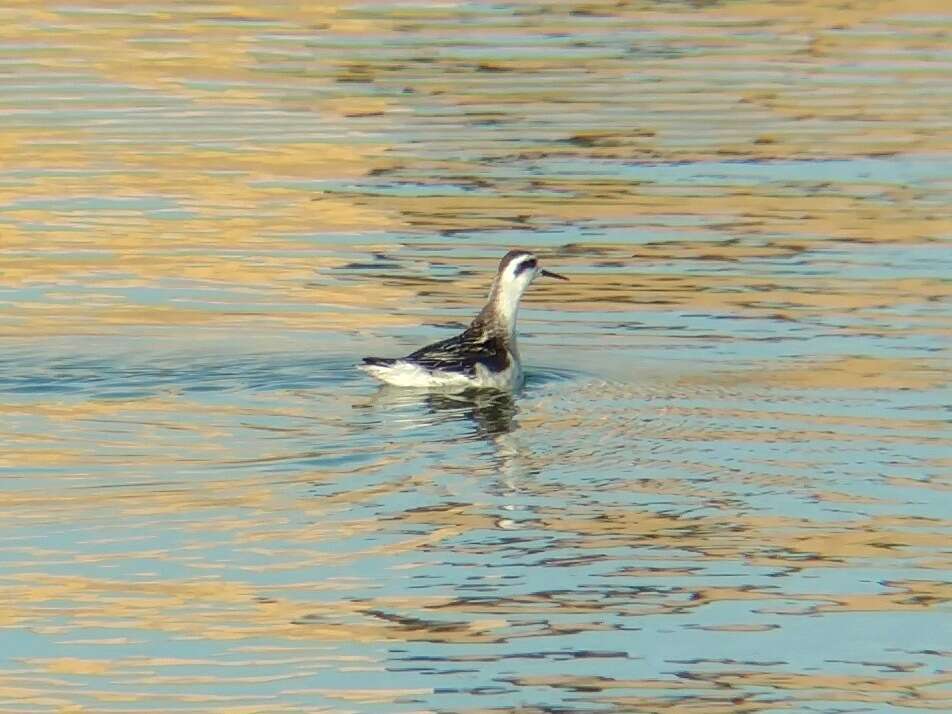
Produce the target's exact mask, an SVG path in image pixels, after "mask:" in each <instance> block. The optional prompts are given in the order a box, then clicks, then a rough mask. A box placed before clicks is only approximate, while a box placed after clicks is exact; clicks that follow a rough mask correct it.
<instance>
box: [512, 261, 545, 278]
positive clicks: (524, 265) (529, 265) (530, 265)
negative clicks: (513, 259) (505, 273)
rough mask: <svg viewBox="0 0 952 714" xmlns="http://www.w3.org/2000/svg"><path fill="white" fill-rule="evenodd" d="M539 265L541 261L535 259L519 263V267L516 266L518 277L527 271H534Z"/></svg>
mask: <svg viewBox="0 0 952 714" xmlns="http://www.w3.org/2000/svg"><path fill="white" fill-rule="evenodd" d="M538 264H539V261H537V260H536V259H535V258H529V259H527V260H523V261H522V262H521V263H519V265H517V266H516V275H519V274H520V273H524V272H525V271H527V270H534V269H535V267H536V266H537V265H538Z"/></svg>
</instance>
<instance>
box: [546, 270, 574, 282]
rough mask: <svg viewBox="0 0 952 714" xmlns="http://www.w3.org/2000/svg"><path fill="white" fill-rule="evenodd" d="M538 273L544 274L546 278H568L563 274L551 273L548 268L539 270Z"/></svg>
mask: <svg viewBox="0 0 952 714" xmlns="http://www.w3.org/2000/svg"><path fill="white" fill-rule="evenodd" d="M539 275H544V276H545V277H547V278H558V279H559V280H568V278H567V277H565V276H564V275H559V274H558V273H553V272H551V271H549V270H540V271H539Z"/></svg>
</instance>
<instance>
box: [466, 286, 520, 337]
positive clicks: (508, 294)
mask: <svg viewBox="0 0 952 714" xmlns="http://www.w3.org/2000/svg"><path fill="white" fill-rule="evenodd" d="M521 297H522V291H521V290H518V289H517V288H516V287H515V286H513V285H509V286H502V285H500V284H499V283H494V284H493V287H492V290H491V291H490V293H489V300H487V302H486V306H485V307H484V308H483V309H482V311H481V312H480V313H479V316H478V317H477V318H476V319H477V320H479V321H480V322H482V324H483V326H484V327H485V328H486V329H489V330H492V331H494V332H497V333H498V334H499V336H500V337H503V338H504V339H506V340H507V341H509V342H515V339H516V317H517V316H518V314H519V298H521Z"/></svg>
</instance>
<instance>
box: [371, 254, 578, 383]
mask: <svg viewBox="0 0 952 714" xmlns="http://www.w3.org/2000/svg"><path fill="white" fill-rule="evenodd" d="M539 275H545V276H547V277H550V278H558V279H559V280H568V278H566V277H565V276H564V275H559V274H558V273H551V272H549V271H548V270H543V269H542V268H540V267H539V260H538V259H537V258H536V257H535V256H534V255H533V254H532V253H529V252H527V251H524V250H510V251H509V252H508V253H506V255H505V256H504V257H503V259H502V260H501V261H500V263H499V271H498V272H497V273H496V279H495V280H493V286H492V289H491V290H490V291H489V300H487V302H486V306H485V307H484V308H483V309H482V310H481V311H480V313H479V314H478V315H477V316H476V318H475V319H474V320H473V321H472V323H471V324H470V326H469V327H467V328H466V330H465V331H464V332H463V333H462V334H459V335H457V336H456V337H450V338H449V339H448V340H442V341H440V342H436V343H434V344H432V345H427V346H426V347H423V348H421V349H419V350H417V351H416V352H413V353H412V354H410V355H407V356H406V357H401V358H389V357H364V364H362V365H359V367H360V368H361V369H362V370H364V371H365V372H367V373H368V374H370V375H371V376H373V377H375V378H377V379H379V380H380V381H381V382H386V383H387V384H393V385H396V386H398V387H460V388H465V387H495V388H497V389H509V388H512V387H514V386H516V385H518V384H519V383H520V382H521V381H522V363H521V362H520V360H519V348H518V346H517V345H516V313H517V312H518V311H519V298H521V297H522V293H524V292H525V290H526V288H527V287H529V285H530V284H531V283H532V281H533V280H535V279H536V277H538V276H539Z"/></svg>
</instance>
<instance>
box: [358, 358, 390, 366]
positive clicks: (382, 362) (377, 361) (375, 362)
mask: <svg viewBox="0 0 952 714" xmlns="http://www.w3.org/2000/svg"><path fill="white" fill-rule="evenodd" d="M396 361H397V360H396V359H394V358H393V357H364V359H363V363H364V364H365V365H368V366H371V367H389V366H390V365H392V364H393V363H394V362H396Z"/></svg>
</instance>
